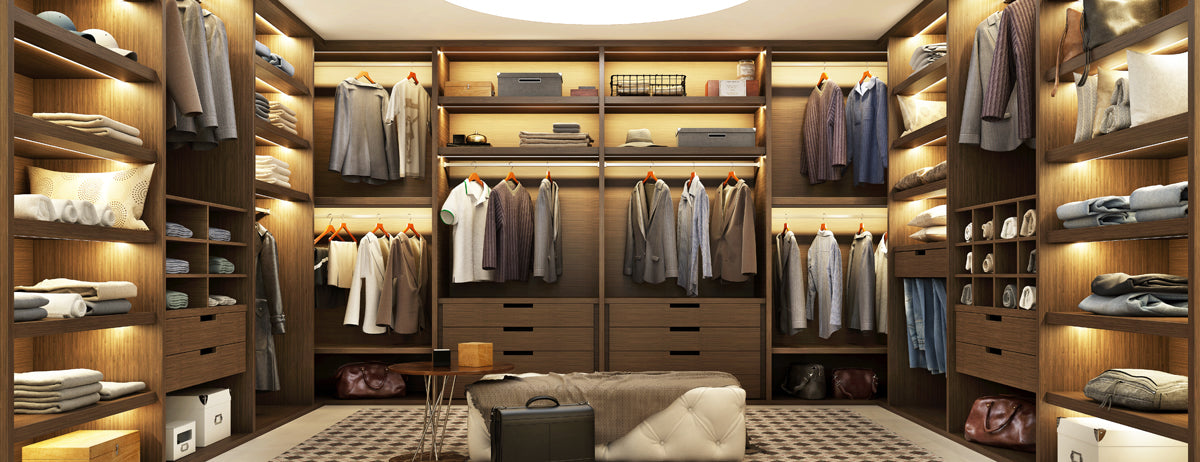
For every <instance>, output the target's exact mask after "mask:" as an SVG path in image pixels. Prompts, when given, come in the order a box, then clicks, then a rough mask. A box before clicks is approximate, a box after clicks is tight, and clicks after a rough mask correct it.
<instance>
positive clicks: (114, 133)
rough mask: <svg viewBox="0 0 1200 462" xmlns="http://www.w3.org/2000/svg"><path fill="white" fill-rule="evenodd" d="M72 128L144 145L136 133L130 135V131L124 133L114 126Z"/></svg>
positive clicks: (136, 144) (135, 144)
mask: <svg viewBox="0 0 1200 462" xmlns="http://www.w3.org/2000/svg"><path fill="white" fill-rule="evenodd" d="M71 128H74V129H76V130H79V131H83V132H87V133H91V134H93V135H97V136H105V137H109V138H112V139H114V140H117V141H121V142H125V143H129V144H132V145H134V146H141V145H142V139H141V138H138V137H136V136H134V135H130V134H128V133H122V132H121V131H119V130H114V129H112V128H108V127H102V128H78V127H71Z"/></svg>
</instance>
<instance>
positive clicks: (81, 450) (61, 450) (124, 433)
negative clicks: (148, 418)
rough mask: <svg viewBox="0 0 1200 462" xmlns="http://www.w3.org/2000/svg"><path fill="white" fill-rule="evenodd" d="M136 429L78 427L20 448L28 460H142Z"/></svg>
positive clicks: (122, 461)
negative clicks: (75, 429) (73, 430)
mask: <svg viewBox="0 0 1200 462" xmlns="http://www.w3.org/2000/svg"><path fill="white" fill-rule="evenodd" d="M141 450H142V438H141V436H140V435H138V431H137V430H79V431H75V432H71V433H67V434H66V435H62V436H57V437H54V438H50V439H48V440H45V441H39V442H37V443H33V444H31V445H28V446H25V447H23V448H21V460H25V461H51V460H54V461H69V460H70V461H76V460H78V461H91V462H139V461H140V460H141V458H142V456H141Z"/></svg>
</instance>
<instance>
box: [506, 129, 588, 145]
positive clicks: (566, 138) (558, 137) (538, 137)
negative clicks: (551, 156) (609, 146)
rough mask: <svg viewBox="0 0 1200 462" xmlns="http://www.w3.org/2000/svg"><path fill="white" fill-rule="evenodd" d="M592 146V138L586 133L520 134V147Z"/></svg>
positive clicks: (525, 132)
mask: <svg viewBox="0 0 1200 462" xmlns="http://www.w3.org/2000/svg"><path fill="white" fill-rule="evenodd" d="M591 145H592V137H591V136H590V135H588V134H587V133H547V132H527V131H522V132H521V146H522V147H526V146H544V147H551V148H552V147H560V148H565V147H579V148H583V147H588V146H591Z"/></svg>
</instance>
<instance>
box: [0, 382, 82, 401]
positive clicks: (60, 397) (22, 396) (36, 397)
mask: <svg viewBox="0 0 1200 462" xmlns="http://www.w3.org/2000/svg"><path fill="white" fill-rule="evenodd" d="M101 383H103V382H96V383H89V384H87V385H80V386H78V387H75V388H67V389H63V390H55V391H29V390H15V391H13V400H15V401H24V402H26V403H54V402H58V401H64V400H68V399H75V398H78V397H80V396H87V395H90V394H92V393H99V392H100V389H101V386H100V384H101Z"/></svg>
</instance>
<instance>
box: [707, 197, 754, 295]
mask: <svg viewBox="0 0 1200 462" xmlns="http://www.w3.org/2000/svg"><path fill="white" fill-rule="evenodd" d="M710 225H711V226H712V231H711V234H712V240H713V246H712V248H713V261H712V268H713V276H715V277H717V278H718V279H721V280H724V281H728V282H745V281H746V280H748V279H750V276H751V275H754V274H756V273H758V257H757V256H756V255H757V254H758V247H757V245H756V242H757V240H756V239H755V235H754V196H753V192H752V191H750V186H748V185H747V184H746V182H745V181H743V180H738V182H737V184H735V185H733V186H730V185H728V184H723V185H721V187H719V188H717V195H716V197H713V199H712V219H711V222H710Z"/></svg>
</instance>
